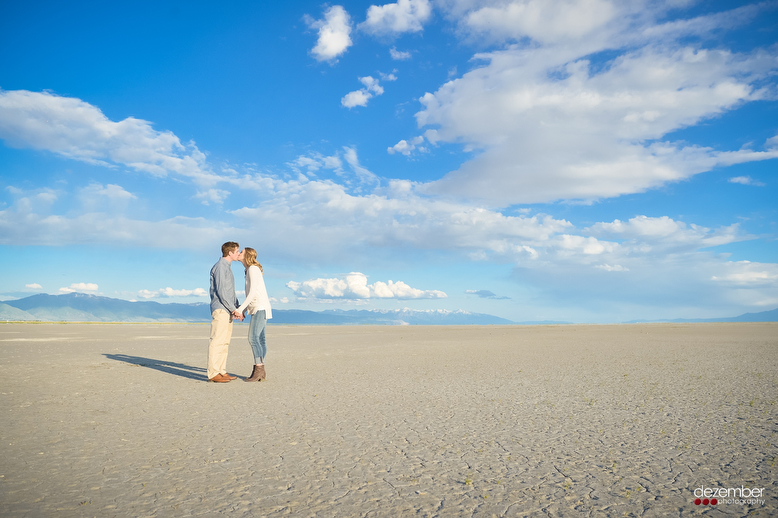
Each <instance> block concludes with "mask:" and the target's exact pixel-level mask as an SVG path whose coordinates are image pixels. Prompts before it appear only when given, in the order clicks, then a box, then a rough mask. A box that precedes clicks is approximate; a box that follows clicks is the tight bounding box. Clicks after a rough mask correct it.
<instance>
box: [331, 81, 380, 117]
mask: <svg viewBox="0 0 778 518" xmlns="http://www.w3.org/2000/svg"><path fill="white" fill-rule="evenodd" d="M359 82H360V83H362V84H363V85H365V87H364V88H361V89H359V90H355V91H353V92H349V93H347V94H346V95H345V96H344V97H343V98H342V99H341V100H340V104H341V105H342V106H344V107H346V108H349V109H350V108H354V107H355V106H367V102H368V101H369V100H370V99H372V98H373V97H375V96H376V95H382V94H383V93H384V88H383V87H382V86H381V85H380V84H379V83H378V80H377V79H375V78H373V77H371V76H366V77H360V78H359Z"/></svg>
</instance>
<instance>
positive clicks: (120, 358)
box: [103, 354, 205, 381]
mask: <svg viewBox="0 0 778 518" xmlns="http://www.w3.org/2000/svg"><path fill="white" fill-rule="evenodd" d="M103 356H105V357H106V358H108V359H110V360H116V361H117V362H124V363H129V364H132V365H138V366H140V367H148V368H150V369H154V370H158V371H160V372H164V373H167V374H173V375H175V376H181V377H182V378H187V379H190V380H198V381H204V379H205V369H204V368H202V367H192V366H191V365H186V364H183V363H176V362H166V361H163V360H154V359H152V358H142V357H140V356H129V355H126V354H103Z"/></svg>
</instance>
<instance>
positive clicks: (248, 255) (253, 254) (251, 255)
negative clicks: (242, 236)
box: [243, 247, 265, 273]
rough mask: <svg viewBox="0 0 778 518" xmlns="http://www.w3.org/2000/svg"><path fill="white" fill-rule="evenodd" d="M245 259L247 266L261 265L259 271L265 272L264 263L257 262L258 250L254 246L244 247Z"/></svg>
mask: <svg viewBox="0 0 778 518" xmlns="http://www.w3.org/2000/svg"><path fill="white" fill-rule="evenodd" d="M243 259H244V260H245V261H246V268H248V267H249V266H259V271H260V272H262V273H264V272H265V270H264V269H262V265H261V264H259V262H257V251H256V250H254V249H253V248H249V247H246V248H244V249H243Z"/></svg>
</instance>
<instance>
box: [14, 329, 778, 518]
mask: <svg viewBox="0 0 778 518" xmlns="http://www.w3.org/2000/svg"><path fill="white" fill-rule="evenodd" d="M247 330H248V326H246V325H243V324H242V325H236V326H235V331H234V335H233V340H232V345H231V347H230V355H229V360H228V364H227V365H228V369H229V371H230V373H232V374H235V375H239V376H244V377H245V376H248V375H249V374H250V372H251V366H252V363H253V361H252V357H251V353H250V349H249V346H248V343H247V341H246V335H247ZM208 333H209V327H208V325H207V324H204V325H164V324H102V325H101V324H1V325H0V365H2V377H0V392H1V393H2V394H1V395H0V397H2V407H1V408H2V412H4V414H5V417H4V418H3V419H2V420H0V459H2V461H1V462H2V465H1V466H0V515H2V516H14V517H16V516H29V517H47V516H57V517H60V516H64V517H69V516H76V517H81V516H84V517H91V516H98V517H112V516H117V517H124V516H133V517H134V516H160V517H162V516H216V515H229V516H303V517H307V516H343V517H351V516H565V517H566V516H690V515H699V514H703V515H709V516H746V515H749V516H750V515H753V516H778V477H777V476H776V474H777V473H778V467H777V465H778V447H776V444H778V435H777V434H776V433H777V432H778V424H777V422H778V419H776V418H777V417H778V324H776V323H754V324H645V325H608V326H597V325H567V326H466V327H453V326H443V327H434V326H429V327H426V326H418V327H391V326H364V327H362V326H359V327H327V326H316V327H296V326H270V327H269V328H268V357H267V362H266V364H267V374H268V377H267V380H266V381H263V382H261V383H245V382H243V381H242V380H241V379H238V380H236V381H233V382H230V383H226V384H216V383H207V382H206V381H205V365H206V354H207V345H208ZM695 492H696V493H698V495H699V496H701V498H700V503H699V504H696V503H695ZM714 495H715V496H718V498H716V502H715V504H714V503H713V498H714V497H715V496H714ZM705 497H708V498H705Z"/></svg>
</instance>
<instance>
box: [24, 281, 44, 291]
mask: <svg viewBox="0 0 778 518" xmlns="http://www.w3.org/2000/svg"><path fill="white" fill-rule="evenodd" d="M24 287H25V288H29V289H31V290H42V289H43V286H41V285H40V284H38V283H37V282H34V283H32V284H25V285H24Z"/></svg>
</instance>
